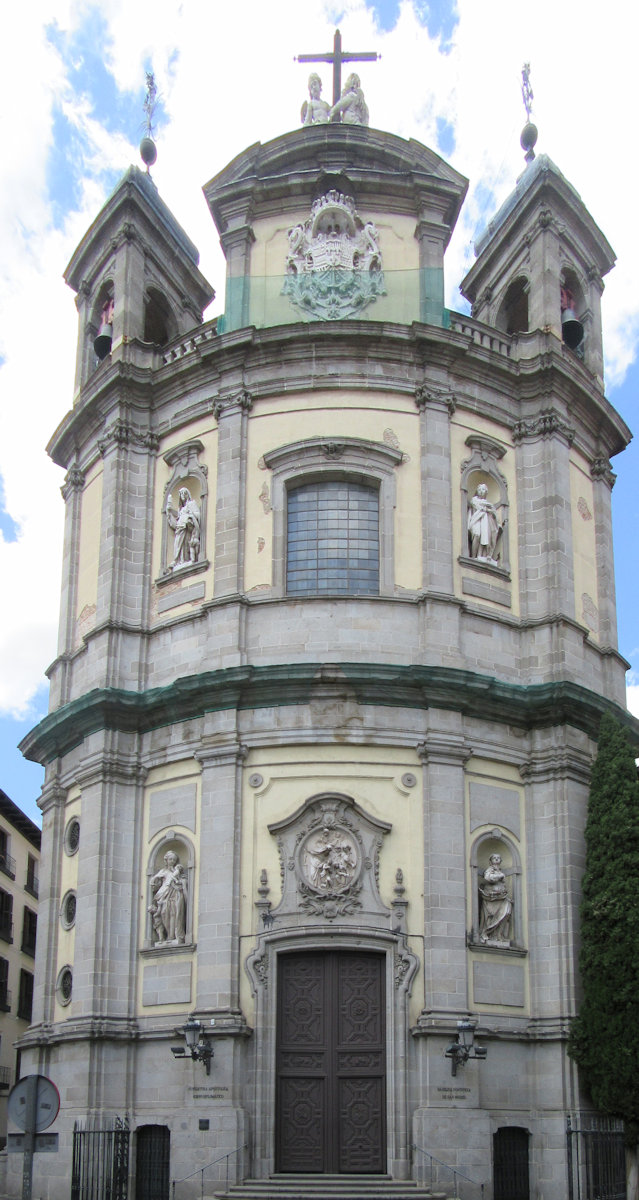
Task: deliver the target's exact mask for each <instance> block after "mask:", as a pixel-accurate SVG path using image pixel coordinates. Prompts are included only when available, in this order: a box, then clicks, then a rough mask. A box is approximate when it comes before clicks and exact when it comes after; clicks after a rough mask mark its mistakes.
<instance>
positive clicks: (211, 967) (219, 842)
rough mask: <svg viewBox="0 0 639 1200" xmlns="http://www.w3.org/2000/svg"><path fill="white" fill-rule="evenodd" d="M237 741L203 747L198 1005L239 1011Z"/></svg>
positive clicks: (240, 754) (240, 748) (239, 780)
mask: <svg viewBox="0 0 639 1200" xmlns="http://www.w3.org/2000/svg"><path fill="white" fill-rule="evenodd" d="M246 753H247V752H246V749H245V747H243V746H241V745H239V743H237V742H236V741H235V740H233V741H229V742H226V743H225V744H221V745H217V746H211V747H202V748H200V749H199V750H198V752H197V756H196V757H197V759H198V761H199V762H200V764H201V766H202V800H201V817H200V827H201V835H200V872H199V895H198V899H197V945H198V973H197V1009H198V1011H202V1010H204V1011H207V1010H211V1011H215V1010H220V1009H222V1010H231V1011H232V1012H237V1011H238V1010H239V954H240V951H239V946H240V941H239V932H240V928H239V914H240V839H241V827H242V809H241V796H242V762H243V760H244V758H245V757H246Z"/></svg>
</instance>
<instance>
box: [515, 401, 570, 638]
mask: <svg viewBox="0 0 639 1200" xmlns="http://www.w3.org/2000/svg"><path fill="white" fill-rule="evenodd" d="M573 437H574V430H573V429H572V428H571V427H570V426H569V425H568V423H567V422H566V421H564V419H563V418H562V417H561V415H560V414H559V413H558V412H557V411H556V409H554V408H553V407H552V406H551V405H549V406H548V407H547V408H545V409H543V410H542V411H541V412H539V413H538V414H537V415H535V416H533V417H531V418H529V419H526V420H523V421H519V422H517V424H516V425H515V427H514V429H513V439H514V441H515V444H516V445H517V454H516V462H517V476H518V484H517V494H518V497H519V501H518V533H519V570H520V595H521V607H522V616H523V617H524V618H525V619H526V618H527V619H529V620H535V619H541V618H548V617H555V616H558V615H563V616H568V617H571V618H572V619H573V620H574V618H575V586H574V564H573V548H572V517H571V503H570V446H571V444H572V440H573Z"/></svg>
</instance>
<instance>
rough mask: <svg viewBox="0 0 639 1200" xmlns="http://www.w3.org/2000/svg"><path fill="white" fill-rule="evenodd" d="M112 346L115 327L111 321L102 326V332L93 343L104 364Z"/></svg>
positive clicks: (104, 322) (103, 323)
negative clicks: (104, 359)
mask: <svg viewBox="0 0 639 1200" xmlns="http://www.w3.org/2000/svg"><path fill="white" fill-rule="evenodd" d="M112 345H113V326H112V324H111V322H110V321H103V322H102V324H101V326H100V332H99V333H98V336H97V337H96V339H95V341H94V343H93V349H94V350H95V352H96V354H97V356H98V358H99V359H100V362H102V359H103V358H106V356H107V354H110V353H111V346H112Z"/></svg>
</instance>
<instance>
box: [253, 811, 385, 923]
mask: <svg viewBox="0 0 639 1200" xmlns="http://www.w3.org/2000/svg"><path fill="white" fill-rule="evenodd" d="M390 829H391V826H390V825H388V824H387V823H386V822H384V821H378V820H376V819H375V818H373V817H369V816H367V815H366V813H364V812H363V810H362V809H360V808H359V807H358V805H357V804H355V802H354V801H353V800H352V799H350V797H348V796H341V795H335V794H323V795H320V796H314V797H312V798H311V799H310V800H307V802H306V803H305V804H304V805H303V806H302V808H301V809H298V811H297V812H296V813H294V814H293V816H292V817H288V818H287V819H286V820H285V821H278V822H277V823H276V824H274V825H269V832H270V833H271V834H273V836H274V837H276V838H277V842H278V847H279V852H280V870H281V875H282V899H281V902H280V904H279V905H278V907H277V908H276V909H273V910H272V916H273V918H277V917H284V916H285V917H286V920H287V923H289V924H299V925H302V924H303V925H308V924H309V923H314V922H325V921H334V920H335V919H336V918H339V921H340V923H344V922H345V921H346V922H348V921H349V920H351V921H353V923H355V924H358V925H361V924H364V925H368V926H370V927H375V926H376V927H379V926H380V924H382V923H384V924H385V923H386V922H387V920H388V918H389V915H390V912H389V909H388V908H387V907H386V906H385V905H384V904H383V903H382V900H381V898H380V895H379V885H378V877H379V854H380V850H381V846H382V842H383V839H384V837H385V835H386V834H387V833H389V832H390Z"/></svg>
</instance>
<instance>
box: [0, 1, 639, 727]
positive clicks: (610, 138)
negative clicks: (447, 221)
mask: <svg viewBox="0 0 639 1200" xmlns="http://www.w3.org/2000/svg"><path fill="white" fill-rule="evenodd" d="M341 11H344V7H343V6H342V9H341ZM458 11H459V15H460V20H459V24H458V25H457V27H456V29H455V31H454V34H453V39H452V46H451V49H450V51H449V52H448V53H446V54H442V53H441V48H440V44H439V41H438V40H437V39H432V38H430V37H429V35H428V33H427V31H426V29H425V28H424V27H423V26H422V25H421V24H420V22H419V21H418V19H417V17H416V15H415V11H414V8H413V5H412V4H411V3H410V2H409V0H404V2H403V3H402V5H401V11H400V17H399V21H398V23H397V26H396V28H395V29H394V30H393V31H391V32H383V31H381V30H379V29H378V28H377V26H376V22H375V18H374V14H373V12H372V10H371V9H368V8H367V7H366V5H365V3H364V0H348V2H347V4H346V8H345V15H344V17H343V18H342V17H341V16H340V18H339V19H340V20H341V29H342V34H343V38H344V44H345V47H346V48H347V49H356V50H357V49H364V50H368V49H371V50H378V51H380V52H381V54H382V61H381V63H377V64H375V65H366V66H364V67H362V68H361V74H362V79H363V82H364V87H365V92H366V97H367V101H368V104H369V108H370V111H371V120H372V124H373V125H375V126H377V127H379V128H383V129H387V130H389V131H391V132H393V133H396V134H399V135H400V136H402V137H405V138H409V137H414V138H416V139H418V140H420V141H424V142H426V144H428V145H431V146H432V147H433V148H436V134H437V125H436V122H437V118H438V117H440V118H443V119H445V120H446V121H447V122H449V123H450V124H451V125H452V126H453V129H454V134H455V143H456V144H455V150H454V153H453V154H452V156H451V159H450V161H451V163H452V165H453V166H454V167H456V169H458V170H459V171H461V172H462V173H463V174H464V175H466V176H468V177H469V178H470V180H471V190H470V194H469V197H468V200H467V203H466V206H465V210H464V212H463V214H462V217H461V219H460V222H459V226H458V230H457V232H456V233H455V235H454V238H453V241H452V242H451V246H450V249H449V253H448V256H447V289H448V296H449V299H451V300H452V297H453V295H454V293H455V289H456V287H457V285H458V283H459V281H460V279H461V276H462V275H463V273H464V270H465V269H467V268H468V266H469V265H470V261H472V259H469V258H468V248H469V244H470V242H471V240H472V239H473V237H474V236H475V235H476V233H477V231H478V226H480V225H481V224H482V223H483V222H485V221H486V220H488V219H489V218H490V216H491V215H492V213H493V211H494V208H495V207H497V206H498V205H499V204H500V203H501V202H502V200H503V199H504V198H505V197H506V195H507V194H508V192H509V191H510V190H511V188H512V187H513V185H514V182H515V179H516V177H517V175H518V174H519V173H520V172H521V170H522V169H523V165H524V161H523V154H522V151H521V149H520V147H519V132H520V130H521V127H522V125H523V122H524V110H523V105H522V103H521V99H520V71H521V66H522V64H523V62H524V61H530V63H531V71H532V82H533V87H534V91H535V101H534V113H533V116H534V119H535V120H536V123H537V125H538V126H539V131H540V135H539V143H538V150H539V152H545V153H548V154H549V155H550V156H551V157H552V158H553V160H554V161H555V162H556V163H557V165H558V166H559V168H560V169H561V170H562V171H563V172H564V174H565V175H566V176H567V178H569V179H570V180H571V182H572V183H574V185H575V186H576V187H577V189H578V190H579V191H580V193H581V195H582V198H583V200H584V202H585V204H586V205H587V206H588V207H589V208H590V210H591V211H592V213H593V215H594V217H595V219H596V220H597V222H598V223H599V224H600V226H601V228H602V229H603V230H604V232H605V233H606V236H607V237H608V238H609V240H610V241H611V243H612V245H613V247H614V249H615V250H616V252H617V254H618V256H619V263H620V265H619V267H618V268H617V270H616V271H615V272H614V273H613V275H612V276H611V277H610V281H609V283H608V282H607V287H606V294H605V299H604V323H605V336H606V344H607V353H608V378H609V380H610V381H611V382H619V381H620V380H621V379H622V377H623V374H624V372H625V370H626V369H627V367H628V365H629V363H630V362H632V361H633V359H634V357H635V356H636V350H637V342H638V340H639V291H638V290H637V287H636V280H635V278H634V275H633V272H634V264H635V262H636V251H635V243H636V232H635V228H636V214H635V204H636V193H635V189H634V186H633V184H634V181H633V179H632V178H631V177H629V176H630V169H629V167H628V166H627V164H628V163H629V162H632V158H633V150H632V147H630V146H629V144H628V133H627V114H628V113H631V112H632V111H633V110H634V95H633V88H634V77H635V65H634V61H633V58H634V54H635V46H636V44H637V40H638V38H637V34H638V33H639V18H638V16H637V12H636V9H635V6H633V7H632V10H631V9H630V7H629V6H624V10H623V11H624V15H623V28H620V27H619V22H618V21H617V22H616V21H615V9H614V6H613V7H612V8H610V7H609V8H608V9H607V10H602V9H601V6H600V5H599V3H596V4H595V2H594V0H586V2H585V3H583V2H582V4H581V5H580V6H579V10H578V13H576V12H575V9H574V6H573V7H571V6H563V7H562V6H559V5H557V4H556V0H537V4H536V5H535V8H534V13H533V14H531V11H530V10H529V8H527V7H526V6H524V5H519V4H513V3H512V0H482V3H481V4H478V3H477V0H458ZM96 13H99V14H100V15H101V16H102V18H103V19H104V21H105V23H106V35H105V41H104V44H103V47H102V50H103V54H104V58H105V61H106V64H107V66H108V67H109V69H110V70H111V72H112V74H113V77H114V79H115V82H116V84H117V87H118V88H119V89H120V91H128V92H135V91H138V92H141V88H142V86H143V80H144V73H143V72H144V67H145V66H147V65H148V64H149V62H151V63H152V65H153V67H154V69H155V71H156V74H157V77H158V84H159V87H160V90H161V92H162V94H163V104H164V110H165V114H166V116H165V119H164V121H163V123H162V125H161V127H160V129H159V136H158V150H159V157H158V162H157V165H156V167H155V168H154V172H153V174H154V178H155V181H156V183H157V184H158V187H159V189H160V193H161V194H162V196H163V198H164V199H165V201H166V202H167V204H168V205H169V206H170V207H171V208H172V209H173V211H174V212H175V215H176V216H177V218H178V220H179V221H180V222H181V223H182V224H183V225H184V227H185V229H186V231H187V233H188V234H189V235H190V236H191V237H192V238H193V240H194V241H195V242H196V244H197V245H198V246H199V248H200V251H201V255H202V259H201V266H202V269H203V271H204V273H205V274H206V275H207V276H208V277H209V278H210V280H211V282H212V283H213V285H214V286H215V287H216V289H217V291H218V296H219V297H220V301H218V302H216V303H215V304H214V306H213V310H212V311H214V312H215V311H220V308H221V297H222V294H223V260H222V256H221V253H220V251H219V247H218V245H217V235H216V232H215V229H214V227H213V224H212V222H211V220H210V216H209V214H208V211H207V209H206V205H205V202H204V199H203V197H202V193H201V187H202V184H203V183H205V182H206V181H207V180H208V179H209V178H210V177H211V176H213V175H214V174H215V173H217V172H218V171H219V170H221V169H222V168H223V167H224V166H225V164H226V163H227V162H228V161H229V160H230V159H232V158H233V157H234V156H235V155H236V154H238V153H240V152H241V151H242V150H243V149H244V148H245V147H246V146H248V145H250V144H252V143H253V142H255V141H257V140H260V141H266V140H268V139H270V138H272V137H276V136H278V135H279V134H281V133H283V132H285V131H286V130H289V129H294V128H296V127H297V124H298V113H299V108H300V105H301V102H302V100H303V99H304V98H305V94H306V78H307V75H308V70H309V68H308V67H307V66H306V65H302V64H298V63H295V62H294V61H293V60H294V56H295V55H296V54H298V53H300V52H314V51H322V50H325V49H329V48H330V46H331V45H332V37H333V31H334V28H335V21H336V19H337V17H338V13H337V9H336V7H335V5H334V4H332V3H330V0H323V2H321V3H317V2H316V3H314V4H311V5H306V6H302V5H300V4H299V2H298V0H272V2H271V3H270V4H268V5H267V4H258V3H256V2H252V0H235V3H233V4H221V3H211V0H189V3H185V4H179V5H176V4H175V0H154V2H151V0H138V2H137V3H131V0H110V2H109V4H107V5H104V4H101V5H98V4H97V0H66V2H65V3H61V2H60V0H31V2H30V3H29V4H28V5H27V4H25V5H22V6H19V5H14V6H13V7H12V10H11V19H10V22H9V23H8V24H9V26H10V28H8V27H7V26H6V25H5V34H6V36H5V37H4V39H3V44H2V48H1V49H0V90H1V94H0V112H2V113H3V114H5V115H8V116H9V118H10V119H9V120H8V122H6V132H3V154H2V158H1V159H0V237H1V238H2V244H3V263H2V268H1V271H2V274H1V276H0V353H2V354H3V355H4V356H5V358H6V362H5V364H4V366H3V367H2V368H1V369H0V388H1V390H2V402H1V403H0V474H1V475H2V477H3V479H4V483H5V495H6V505H7V508H8V510H9V512H10V513H11V514H12V516H13V517H14V519H15V520H16V522H17V523H18V525H19V539H18V541H17V542H14V543H6V542H2V541H0V571H1V572H2V578H3V582H4V587H3V589H2V593H1V595H0V660H1V661H2V668H3V669H2V671H1V672H0V712H3V711H4V712H23V711H24V710H25V707H26V706H27V705H28V702H29V697H30V696H31V695H32V694H33V692H34V689H35V688H36V686H37V684H38V682H39V681H40V679H41V673H42V669H43V667H44V666H45V665H46V664H47V663H48V662H49V661H50V660H51V659H52V657H53V656H54V653H55V643H56V633H55V630H56V625H57V613H58V579H59V569H60V557H61V525H62V515H63V505H62V502H61V501H60V499H59V495H58V492H57V489H58V487H59V485H60V483H61V478H62V476H61V472H60V471H59V469H58V468H56V467H54V466H53V465H52V464H51V463H49V462H48V460H47V458H46V455H45V453H44V446H45V445H46V443H47V441H48V439H49V437H50V436H51V433H52V432H53V429H54V428H55V426H56V425H57V423H58V422H59V420H60V419H61V417H62V416H63V414H64V412H65V411H66V409H67V408H68V407H69V406H70V402H71V394H72V386H73V373H74V372H73V359H74V354H75V338H76V329H75V325H76V319H75V309H74V305H73V298H72V296H71V294H70V292H69V291H68V289H66V288H65V286H64V284H63V282H62V279H61V272H62V270H63V269H64V267H65V265H66V263H67V261H68V259H69V257H70V255H71V252H72V250H73V249H74V246H75V245H76V244H77V242H78V241H79V240H80V238H81V236H82V235H83V233H84V231H85V230H86V228H87V227H88V225H89V224H90V223H91V221H92V220H93V218H94V217H95V215H96V214H97V211H98V209H99V207H100V205H101V204H102V203H103V201H104V199H105V190H106V186H107V185H106V182H105V180H106V177H107V175H108V172H109V171H111V170H113V169H116V170H117V171H124V170H125V169H126V167H127V166H128V164H129V162H130V161H135V160H136V158H137V153H136V151H135V144H136V142H137V138H138V130H137V129H131V130H128V131H127V133H128V136H127V137H125V136H124V135H122V134H120V135H118V136H113V135H111V134H109V133H108V132H107V131H106V129H105V127H104V126H103V124H102V121H101V117H102V114H101V113H100V112H92V111H91V110H90V108H89V104H88V101H87V99H86V97H85V96H81V95H78V94H77V93H76V92H74V89H73V86H72V82H71V78H70V76H69V74H68V72H67V70H66V68H65V65H64V62H63V60H62V58H61V56H60V55H59V54H58V53H57V52H56V50H55V49H53V47H52V46H51V45H49V44H48V43H47V40H46V36H45V26H46V24H47V23H50V22H52V21H53V20H54V19H55V21H56V23H57V26H58V28H60V29H67V30H73V29H77V28H78V27H79V26H80V24H81V23H82V21H83V20H84V19H85V18H86V16H87V14H89V15H92V16H95V14H96ZM319 69H320V74H321V75H322V78H323V80H324V94H325V95H326V96H329V97H330V90H331V82H330V69H329V68H328V67H327V66H326V65H322V66H321V67H320V68H319ZM56 104H58V105H60V106H61V107H62V110H63V112H64V113H65V115H66V116H67V118H68V119H69V120H70V121H71V122H72V124H73V125H74V127H75V129H76V130H77V132H78V135H79V145H80V147H82V151H81V152H82V155H83V158H82V161H78V163H77V164H76V165H77V168H78V170H79V173H80V174H79V183H80V190H79V200H78V202H77V206H76V210H75V211H73V212H70V213H69V214H68V216H67V218H66V220H65V221H64V223H63V225H62V227H61V228H56V225H55V220H54V214H53V211H52V206H51V199H50V196H49V194H48V191H47V173H46V167H47V158H48V153H49V150H50V147H51V140H52V130H53V113H54V108H55V105H56ZM141 122H142V112H141V111H140V123H141ZM480 185H481V187H482V189H483V191H482V192H480V190H479V188H480ZM486 189H488V190H489V191H490V193H491V194H492V195H493V196H494V206H493V204H492V203H491V206H490V209H489V210H488V211H487V210H486V207H485V205H484V206H483V207H482V201H481V196H482V195H485V193H486ZM635 690H636V689H635Z"/></svg>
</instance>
